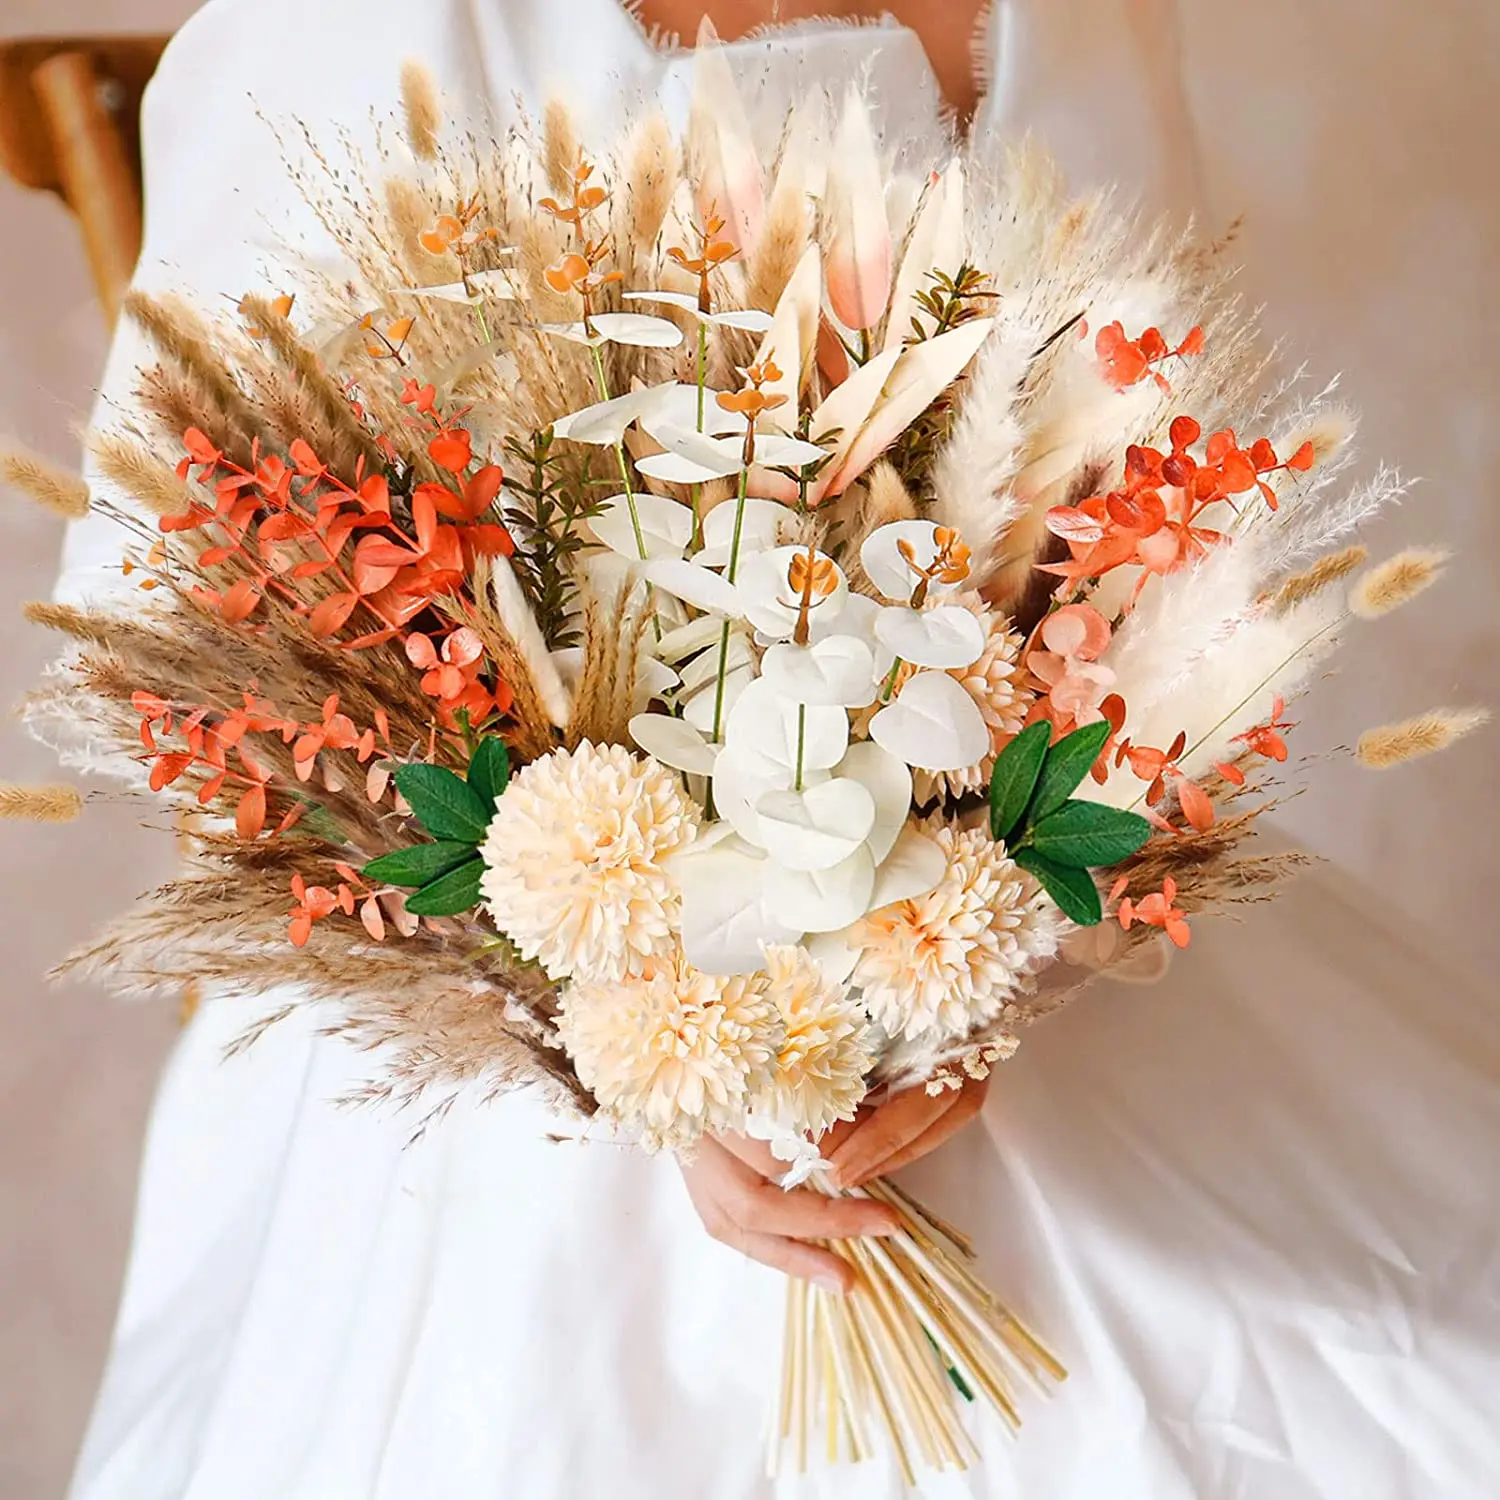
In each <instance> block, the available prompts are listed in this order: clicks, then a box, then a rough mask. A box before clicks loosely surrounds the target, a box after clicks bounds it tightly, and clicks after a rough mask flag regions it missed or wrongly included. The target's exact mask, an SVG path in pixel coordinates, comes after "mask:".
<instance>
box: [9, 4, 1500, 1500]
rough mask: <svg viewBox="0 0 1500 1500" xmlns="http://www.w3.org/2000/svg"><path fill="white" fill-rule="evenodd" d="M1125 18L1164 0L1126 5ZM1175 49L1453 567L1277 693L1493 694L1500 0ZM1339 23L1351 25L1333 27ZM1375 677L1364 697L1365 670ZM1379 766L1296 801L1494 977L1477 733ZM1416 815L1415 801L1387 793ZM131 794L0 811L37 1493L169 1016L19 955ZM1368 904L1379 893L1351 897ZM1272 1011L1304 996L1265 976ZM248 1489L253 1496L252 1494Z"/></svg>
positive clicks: (1392, 697) (60, 396) (1310, 14)
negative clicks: (61, 812)
mask: <svg viewBox="0 0 1500 1500" xmlns="http://www.w3.org/2000/svg"><path fill="white" fill-rule="evenodd" d="M191 8H192V6H191V4H190V3H189V0H3V4H0V11H3V14H0V31H3V32H6V33H24V32H28V31H43V30H46V31H59V30H74V29H101V28H110V29H139V30H152V29H166V28H169V27H170V26H172V25H173V24H175V23H176V22H177V21H179V20H180V19H181V18H182V17H183V16H184V15H185V14H186V13H187V11H189V10H190V9H191ZM1142 9H1143V10H1144V11H1146V12H1148V13H1149V12H1153V11H1155V12H1157V13H1160V11H1161V10H1162V7H1160V6H1156V5H1146V6H1144V7H1142ZM1180 9H1181V10H1182V11H1183V13H1184V15H1185V17H1186V22H1185V26H1184V35H1183V49H1184V58H1185V64H1186V71H1187V76H1188V77H1189V79H1190V81H1191V83H1190V92H1191V95H1192V97H1191V99H1190V103H1191V105H1192V106H1193V109H1194V112H1195V114H1196V116H1197V120H1198V126H1199V130H1200V135H1201V138H1200V140H1199V142H1198V146H1199V149H1200V153H1201V159H1202V161H1203V164H1204V174H1203V186H1204V196H1205V201H1206V205H1207V214H1208V218H1209V221H1210V223H1211V225H1212V226H1213V227H1215V228H1217V227H1221V226H1222V225H1223V223H1224V222H1226V221H1227V220H1228V219H1229V218H1230V217H1231V216H1232V215H1233V214H1234V213H1235V212H1236V211H1238V209H1239V208H1241V207H1243V206H1244V205H1245V204H1247V203H1248V204H1253V205H1255V212H1254V214H1253V216H1252V218H1251V220H1250V222H1249V224H1248V226H1247V229H1246V232H1245V237H1244V240H1243V242H1242V243H1243V250H1244V257H1245V259H1246V261H1247V266H1248V269H1247V273H1246V280H1245V285H1246V290H1247V294H1248V295H1249V296H1250V297H1251V298H1252V299H1253V300H1261V299H1265V300H1267V301H1268V302H1270V304H1271V306H1272V319H1271V321H1272V326H1273V327H1274V328H1276V329H1278V330H1282V331H1286V332H1288V333H1289V334H1290V335H1291V336H1292V339H1293V341H1294V343H1295V345H1296V347H1297V348H1298V349H1299V350H1300V351H1301V352H1303V353H1305V354H1307V355H1308V356H1309V357H1310V358H1311V359H1312V360H1313V361H1314V362H1315V365H1316V367H1317V369H1318V371H1319V372H1320V373H1322V372H1332V371H1335V370H1337V369H1340V368H1343V369H1346V370H1348V371H1349V372H1350V373H1349V378H1348V380H1347V382H1346V390H1347V391H1348V393H1349V395H1350V396H1351V398H1352V399H1353V400H1355V401H1356V402H1357V403H1358V404H1360V405H1361V406H1362V407H1363V408H1364V410H1365V414H1366V425H1365V445H1364V446H1365V448H1366V451H1367V452H1370V453H1379V454H1382V455H1384V456H1386V457H1388V458H1390V459H1391V460H1392V461H1394V462H1397V463H1399V464H1400V465H1402V466H1403V467H1405V468H1409V469H1410V470H1411V471H1413V472H1414V473H1417V474H1420V475H1422V476H1424V479H1425V481H1426V482H1425V483H1424V484H1423V485H1422V486H1421V487H1420V488H1419V489H1418V490H1417V491H1416V492H1415V494H1414V496H1413V498H1412V500H1411V502H1410V503H1409V505H1408V507H1407V508H1406V511H1405V513H1404V515H1402V516H1399V517H1397V518H1396V519H1395V520H1393V521H1387V522H1385V523H1383V524H1382V526H1381V527H1380V528H1379V529H1378V530H1377V533H1376V536H1375V537H1373V538H1372V539H1371V540H1372V541H1373V542H1374V543H1375V544H1376V545H1377V546H1379V545H1383V544H1393V543H1394V541H1395V540H1396V539H1398V538H1413V539H1420V540H1427V539H1436V538H1443V539H1447V540H1448V541H1449V542H1450V543H1452V544H1453V545H1455V547H1456V548H1457V549H1458V550H1459V551H1460V552H1461V561H1460V566H1459V568H1458V569H1457V570H1456V575H1457V576H1456V577H1455V579H1454V581H1453V584H1452V585H1451V586H1450V587H1449V588H1448V589H1447V590H1446V591H1444V592H1443V593H1442V594H1440V595H1438V596H1436V597H1434V598H1431V599H1429V600H1424V601H1423V603H1422V604H1421V605H1420V606H1418V607H1417V608H1416V609H1414V610H1413V612H1412V613H1411V615H1410V617H1409V618H1407V619H1404V620H1403V621H1402V622H1401V624H1400V625H1399V626H1398V627H1395V628H1392V629H1389V630H1387V631H1385V632H1383V633H1382V634H1380V635H1373V636H1370V637H1368V638H1366V640H1365V641H1364V642H1363V643H1362V644H1361V645H1359V646H1358V647H1357V648H1356V652H1355V653H1353V654H1352V655H1349V656H1346V657H1345V658H1344V662H1345V667H1344V673H1343V676H1342V677H1341V679H1339V680H1338V681H1336V682H1335V683H1333V684H1330V685H1329V687H1328V689H1327V690H1326V691H1325V692H1324V693H1322V694H1321V695H1320V697H1319V699H1318V701H1317V703H1316V705H1314V706H1313V707H1311V708H1309V709H1307V710H1306V711H1305V712H1304V713H1303V717H1304V718H1305V719H1306V720H1307V721H1308V722H1307V724H1306V727H1305V731H1304V733H1305V735H1306V739H1305V740H1304V742H1303V743H1304V745H1305V746H1312V745H1317V746H1327V745H1333V744H1337V743H1339V742H1340V741H1341V740H1347V739H1348V738H1349V737H1351V736H1352V735H1353V734H1354V733H1356V732H1357V731H1358V730H1359V729H1360V728H1361V727H1363V726H1364V724H1365V723H1367V722H1368V721H1369V719H1370V718H1371V717H1372V716H1374V715H1375V714H1378V713H1379V712H1381V710H1380V709H1371V708H1369V707H1367V703H1368V700H1369V698H1370V696H1371V695H1372V694H1374V695H1375V696H1377V697H1378V699H1379V701H1380V703H1381V708H1382V709H1388V710H1389V712H1390V714H1391V716H1395V715H1398V714H1401V713H1405V712H1409V711H1414V710H1416V709H1418V708H1422V707H1426V706H1428V704H1429V703H1430V702H1432V701H1434V700H1441V699H1449V700H1451V701H1457V702H1464V701H1474V700H1483V701H1489V702H1491V703H1497V702H1500V677H1497V670H1496V667H1497V662H1500V608H1497V604H1496V582H1495V581H1496V578H1497V576H1500V522H1497V516H1500V504H1497V502H1500V494H1497V479H1496V475H1497V474H1500V418H1497V416H1496V413H1497V412H1500V358H1497V354H1496V349H1497V341H1496V338H1495V332H1494V330H1495V329H1496V328H1497V327H1500V298H1497V294H1496V290H1495V288H1496V284H1497V281H1500V277H1497V269H1500V189H1497V186H1496V177H1495V173H1494V168H1493V165H1492V152H1493V147H1494V143H1495V142H1496V141H1497V140H1500V88H1497V87H1496V84H1497V83H1500V8H1497V7H1496V6H1494V4H1493V0H1472V3H1469V4H1464V3H1461V0H1445V3H1444V4H1442V5H1440V6H1420V7H1419V6H1411V5H1407V6H1398V5H1397V4H1396V3H1395V0H1388V3H1382V4H1376V3H1368V4H1366V5H1363V6H1359V7H1354V6H1352V5H1349V4H1348V3H1335V0H1312V3H1310V0H1265V3H1262V4H1260V5H1257V6H1254V7H1250V8H1246V7H1244V6H1243V5H1242V4H1239V3H1237V0H1186V3H1184V4H1183V5H1182V6H1181V7H1180ZM1346 18H1348V19H1346ZM0 293H3V295H0V430H3V431H8V432H10V433H13V434H15V435H17V436H19V437H21V438H23V439H25V440H26V441H28V442H31V443H33V444H34V445H36V446H38V447H40V448H42V449H43V450H44V451H46V452H48V453H51V454H53V455H54V456H56V457H58V458H62V459H71V458H72V457H73V456H74V455H75V453H76V447H77V444H76V438H75V436H74V430H75V428H76V426H77V424H78V423H79V421H80V420H81V418H82V416H83V415H84V413H85V412H86V410H87V406H88V402H89V399H90V396H91V391H92V382H93V380H94V378H95V374H96V371H97V370H98V368H99V366H100V363H101V360H102V356H103V351H104V336H103V330H102V327H101V324H100V320H99V316H98V313H97V311H96V309H95V307H94V305H93V302H92V295H91V291H90V288H89V285H88V281H87V277H86V271H85V267H84V265H83V261H82V257H81V255H80V253H79V250H78V247H77V244H76V239H75V235H74V232H73V229H72V226H71V224H70V222H69V220H68V219H67V217H66V215H65V214H64V212H63V210H62V209H61V208H60V207H59V206H58V205H57V204H55V203H54V202H53V201H51V200H44V199H40V198H32V197H27V196H25V195H23V194H21V193H19V192H18V191H16V190H15V189H13V188H11V187H9V186H8V185H4V184H0ZM0 515H3V524H4V527H5V531H4V536H5V540H6V545H5V546H4V547H3V548H0V642H3V647H4V649H3V651H0V698H3V699H4V700H6V701H11V700H13V699H14V698H15V696H16V695H17V694H18V693H19V692H20V691H21V690H22V688H23V687H24V686H25V684H26V683H27V682H29V681H30V680H31V679H32V678H33V677H34V675H35V673H36V672H37V671H38V670H39V669H40V668H41V667H42V665H43V663H44V662H45V660H46V657H47V653H48V649H49V648H48V643H47V642H46V641H44V640H42V639H40V638H39V637H38V635H37V633H36V632H32V631H29V630H25V629H23V628H22V627H21V626H20V624H19V623H18V622H17V621H16V619H15V616H14V613H13V610H12V608H11V605H12V602H13V601H19V600H20V599H24V598H28V597H33V596H36V595H38V594H42V593H44V592H45V591H46V590H47V588H48V587H49V585H50V580H51V577H52V574H53V572H54V570H55V566H56V557H57V547H58V540H59V538H58V529H57V527H56V526H55V525H53V524H52V523H50V522H49V521H48V520H47V519H46V518H44V517H41V516H39V515H38V514H37V513H36V512H35V511H33V510H30V509H25V508H22V507H21V506H20V505H19V504H14V505H12V504H6V505H5V507H4V510H3V512H0ZM1376 681H1378V682H1379V683H1380V688H1379V691H1378V693H1376V692H1375V689H1374V686H1373V684H1374V683H1375V682H1376ZM1497 744H1500V741H1497V740H1496V739H1495V737H1494V735H1493V734H1492V735H1491V736H1490V737H1489V738H1488V739H1482V740H1476V741H1474V742H1471V743H1470V744H1469V745H1468V746H1466V747H1465V748H1463V749H1462V750H1461V751H1459V752H1457V753H1455V754H1454V755H1453V756H1452V757H1450V758H1449V759H1448V760H1447V761H1446V762H1431V763H1428V764H1425V765H1420V766H1415V767H1411V768H1408V769H1407V770H1406V771H1405V772H1403V773H1401V774H1402V777H1403V779H1402V780H1401V781H1400V782H1399V783H1398V782H1395V781H1384V782H1381V781H1377V780H1376V779H1374V778H1370V777H1363V778H1362V777H1361V776H1360V775H1358V774H1357V773H1356V772H1354V771H1353V770H1352V769H1351V768H1349V767H1347V766H1345V767H1339V768H1334V769H1332V770H1331V771H1330V772H1329V774H1328V775H1327V777H1326V778H1325V780H1324V784H1323V785H1322V787H1321V788H1320V789H1319V792H1318V795H1317V796H1316V797H1314V798H1308V799H1304V800H1303V801H1302V802H1300V803H1299V804H1298V805H1297V806H1296V808H1295V809H1294V812H1293V814H1292V819H1291V821H1292V822H1293V823H1294V826H1295V827H1296V828H1297V829H1298V831H1299V833H1302V834H1303V835H1304V836H1306V837H1307V838H1308V839H1309V840H1310V841H1311V842H1312V843H1313V845H1314V846H1315V847H1317V848H1319V849H1320V850H1322V851H1323V852H1325V853H1327V854H1329V855H1330V856H1332V857H1335V858H1337V859H1338V860H1339V861H1340V863H1342V864H1343V865H1344V866H1345V867H1346V868H1347V869H1348V870H1349V871H1350V872H1351V873H1353V874H1354V875H1355V876H1356V877H1357V878H1359V879H1361V880H1364V881H1366V882H1368V884H1369V885H1370V887H1371V890H1372V893H1373V892H1376V891H1377V890H1378V891H1380V892H1382V893H1383V894H1381V896H1380V899H1381V900H1382V901H1383V902H1384V903H1385V906H1386V908H1387V909H1388V910H1389V911H1390V919H1391V921H1392V922H1393V923H1397V924H1400V925H1401V927H1402V928H1403V929H1404V931H1405V932H1406V934H1407V935H1408V936H1413V937H1420V938H1422V939H1424V940H1425V939H1426V938H1427V937H1428V936H1429V935H1430V937H1431V940H1432V941H1433V942H1435V943H1436V944H1437V945H1438V946H1439V947H1440V948H1441V949H1442V950H1443V952H1444V955H1445V958H1446V961H1447V962H1448V963H1449V964H1451V965H1453V966H1454V967H1457V968H1459V969H1461V970H1463V971H1465V972H1466V973H1467V974H1469V975H1470V976H1472V977H1474V978H1476V979H1480V980H1481V981H1482V982H1481V986H1480V992H1481V993H1483V992H1484V990H1485V989H1488V990H1490V991H1493V990H1494V989H1495V988H1496V986H1495V984H1494V980H1493V976H1494V973H1495V972H1496V968H1497V965H1500V945H1497V940H1496V924H1495V922H1494V920H1493V916H1492V913H1491V911H1490V907H1491V904H1492V890H1493V879H1491V881H1490V882H1489V883H1488V884H1486V883H1485V882H1484V881H1483V880H1482V878H1481V875H1482V873H1483V872H1486V871H1487V872H1488V873H1489V874H1490V875H1491V876H1493V874H1494V873H1495V872H1496V860H1495V855H1494V844H1495V835H1496V817H1495V811H1494V805H1493V798H1494V795H1495V790H1496V787H1495V778H1494V773H1493V769H1492V768H1493V766H1494V763H1495V756H1496V747H1497ZM48 759H49V758H48V756H47V755H46V753H45V752H44V751H42V750H41V749H39V748H38V747H36V746H33V745H31V744H29V743H28V742H27V741H26V740H24V739H23V738H22V736H21V735H20V734H19V733H18V732H17V730H16V729H15V727H14V726H13V724H12V723H10V722H9V721H8V720H0V768H3V771H4V773H5V774H8V775H13V776H16V777H18V778H23V779H24V778H26V777H28V776H45V775H46V774H48V771H49V764H48ZM1413 808H1420V816H1415V817H1414V816H1413V813H1412V809H1413ZM136 822H137V813H136V812H135V811H134V810H131V809H127V808H119V807H116V808H107V809H103V810H100V811H96V812H95V814H94V815H93V816H91V817H90V819H89V820H88V821H87V822H86V823H85V824H84V825H82V826H78V827H75V828H73V829H70V830H67V831H66V833H65V834H64V835H63V836H62V837H47V838H42V837H38V836H36V835H34V834H33V833H32V832H30V831H29V830H27V829H24V828H17V827H15V826H9V825H0V933H3V937H4V949H3V965H4V979H3V982H0V1497H3V1500H54V1497H56V1496H58V1495H60V1494H61V1492H62V1489H63V1486H64V1484H65V1480H66V1475H67V1472H68V1469H69V1466H70V1463H71V1455H72V1451H73V1449H74V1446H75V1445H76V1442H77V1439H78V1434H79V1432H80V1429H81V1426H82V1423H83V1421H84V1418H85V1415H86V1412H87V1408H88V1404H89V1401H90V1398H91V1395H92V1389H93V1384H94V1382H95V1380H96V1379H97V1375H98V1371H99V1367H100V1364H101V1361H102V1359H103V1355H104V1350H105V1347H106V1343H107V1339H108V1331H109V1324H110V1320H111V1317H112V1314H113V1308H114V1301H115V1298H116V1295H117V1291H118V1285H119V1278H120V1274H121V1269H122V1264H123V1256H124V1253H125V1248H126V1239H127V1233H128V1224H129V1214H130V1207H131V1198H132V1194H133V1190H134V1178H135V1166H136V1153H137V1151H138V1147H139V1139H140V1133H141V1130H142V1128H143V1125H144V1122H145V1118H146V1111H147V1106H148V1101H149V1094H150V1090H151V1086H152V1082H153V1079H154V1077H155V1074H156V1072H157V1069H158V1067H159V1066H160V1062H161V1059H162V1057H163V1055H164V1053H165V1051H166V1048H167V1047H168V1046H169V1044H170V1041H171V1037H172V1033H173V1019H172V1017H171V1016H170V1015H169V1014H168V1013H166V1012H165V1010H162V1009H156V1010H143V1009H131V1008H126V1007H122V1006H119V1005H116V1004H114V1003H112V1002H110V1001H108V1000H106V999H104V998H103V997H101V996H99V995H96V994H92V993H83V992H79V991H76V990H70V989H58V990H52V989H46V988H44V986H43V985H42V982H41V979H40V975H41V974H42V972H43V971H44V970H45V968H46V967H47V966H48V964H49V963H51V962H52V961H54V960H55V959H56V958H57V957H58V956H59V955H60V954H61V953H62V952H63V951H64V950H65V949H66V948H67V947H68V945H69V944H70V943H71V942H72V941H73V940H74V939H76V938H78V937H79V936H81V935H82V934H83V933H84V932H85V931H86V930H87V929H88V928H89V927H90V926H91V925H92V924H93V923H95V922H96V921H97V920H99V919H100V918H101V917H103V916H104V915H106V914H107V913H109V912H111V911H112V910H114V909H117V908H118V907H119V906H120V905H121V904H122V903H123V902H124V901H125V900H126V899H127V898H128V897H130V896H131V895H133V894H134V893H135V892H136V891H138V890H139V889H141V888H143V887H144V886H146V885H148V884H149V883H150V882H151V880H152V878H153V876H154V874H155V873H156V872H157V871H159V870H160V869H161V868H162V856H163V854H164V850H163V849H162V847H161V842H162V841H161V840H160V839H153V838H152V837H151V836H149V835H147V834H144V833H142V832H141V831H140V830H139V829H138V828H137V827H136ZM1372 899H1374V897H1373V895H1372ZM1286 985H1287V995H1286V1001H1287V1003H1288V1004H1289V1005H1310V1006H1311V1005H1316V1003H1317V996H1316V995H1312V994H1303V993H1300V992H1299V990H1298V988H1297V976H1296V975H1295V974H1288V975H1287V976H1286ZM268 1500H269V1497H268Z"/></svg>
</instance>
